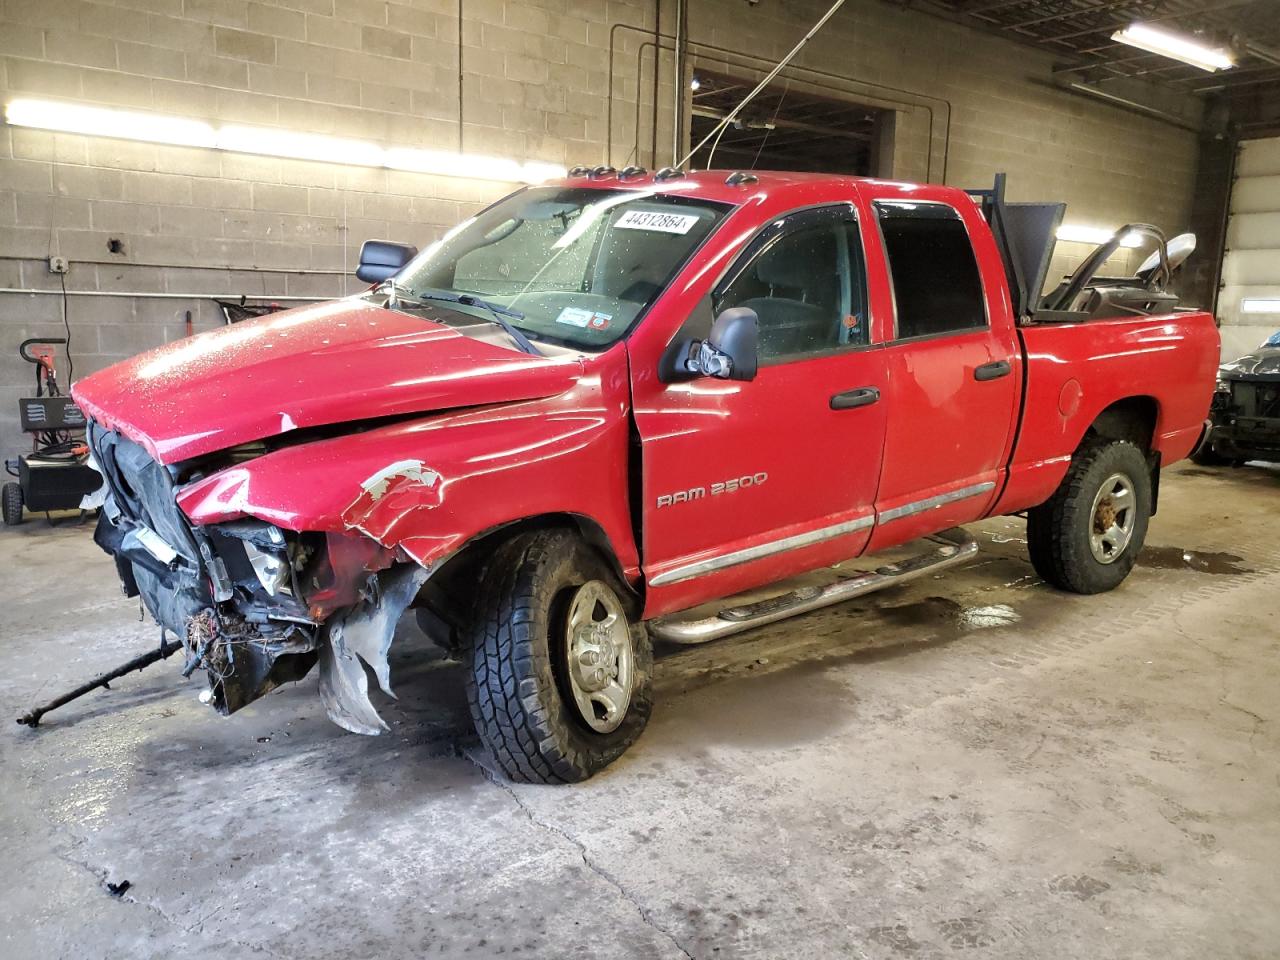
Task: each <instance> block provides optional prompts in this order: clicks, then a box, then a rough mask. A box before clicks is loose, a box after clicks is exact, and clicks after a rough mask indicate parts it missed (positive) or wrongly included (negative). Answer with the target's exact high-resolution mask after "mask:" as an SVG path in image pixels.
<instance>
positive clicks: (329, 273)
mask: <svg viewBox="0 0 1280 960" xmlns="http://www.w3.org/2000/svg"><path fill="white" fill-rule="evenodd" d="M0 260H11V261H17V262H19V263H46V262H47V261H48V258H47V257H23V256H18V255H16V254H0ZM77 264H89V265H92V266H97V267H145V268H147V269H148V270H222V271H227V272H231V271H235V272H236V273H284V274H289V275H291V276H296V275H302V276H317V277H345V276H346V275H347V271H346V270H314V269H310V268H306V267H301V268H294V267H233V266H231V265H229V264H224V263H214V264H209V263H144V262H139V261H137V260H72V261H71V266H73V267H74V266H76V265H77Z"/></svg>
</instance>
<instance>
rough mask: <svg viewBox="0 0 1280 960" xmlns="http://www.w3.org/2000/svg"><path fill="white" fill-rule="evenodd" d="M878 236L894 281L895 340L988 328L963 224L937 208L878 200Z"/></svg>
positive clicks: (948, 210)
mask: <svg viewBox="0 0 1280 960" xmlns="http://www.w3.org/2000/svg"><path fill="white" fill-rule="evenodd" d="M875 211H876V219H877V220H878V221H879V224H880V235H881V237H883V238H884V249H885V255H886V256H887V257H888V260H889V272H890V274H891V276H892V280H893V298H894V304H895V307H896V310H897V338H898V339H899V340H907V339H910V338H912V337H928V336H936V335H938V334H943V333H953V332H961V331H965V330H976V329H979V328H982V327H985V326H986V325H987V311H986V301H985V300H984V298H983V295H982V280H981V277H980V276H979V274H978V261H977V260H976V259H975V258H974V255H973V244H972V243H970V241H969V233H968V231H967V230H965V226H964V221H963V220H961V219H960V214H959V213H958V212H957V211H956V210H955V209H954V208H953V207H949V206H947V205H946V204H942V203H920V202H907V201H896V200H878V201H876V203H875Z"/></svg>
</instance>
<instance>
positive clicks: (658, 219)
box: [614, 210, 698, 233]
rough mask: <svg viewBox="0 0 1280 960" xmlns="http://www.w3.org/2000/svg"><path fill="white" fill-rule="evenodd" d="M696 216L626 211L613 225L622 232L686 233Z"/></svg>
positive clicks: (692, 214) (691, 214)
mask: <svg viewBox="0 0 1280 960" xmlns="http://www.w3.org/2000/svg"><path fill="white" fill-rule="evenodd" d="M697 222H698V215H697V214H695V213H657V212H655V211H652V210H628V211H627V212H626V213H624V214H623V215H622V216H620V217H619V218H618V222H617V223H615V224H614V226H616V227H622V228H623V229H624V230H657V231H659V232H661V233H688V232H689V230H690V229H691V228H692V227H693V225H694V224H695V223H697Z"/></svg>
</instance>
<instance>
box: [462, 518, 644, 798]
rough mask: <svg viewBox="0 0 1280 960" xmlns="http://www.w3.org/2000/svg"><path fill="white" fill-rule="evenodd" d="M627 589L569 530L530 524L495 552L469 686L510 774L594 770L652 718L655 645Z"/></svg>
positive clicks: (568, 778) (578, 775)
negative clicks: (636, 617)
mask: <svg viewBox="0 0 1280 960" xmlns="http://www.w3.org/2000/svg"><path fill="white" fill-rule="evenodd" d="M624 598H625V592H624V590H623V588H622V587H621V585H620V584H619V583H618V581H617V578H616V577H615V576H614V575H613V572H612V571H611V570H610V569H609V567H608V565H607V564H606V563H605V562H604V560H603V558H601V557H600V556H599V554H597V553H596V552H595V551H594V550H593V549H592V548H591V547H589V546H588V545H587V544H585V543H584V542H582V540H581V539H579V538H578V537H576V536H574V535H572V534H571V533H568V532H565V531H559V530H544V531H538V532H535V533H528V534H521V535H519V536H517V537H514V538H513V539H512V540H510V541H508V542H507V543H506V544H504V545H503V546H502V547H500V548H499V549H498V550H497V551H496V552H495V554H494V556H493V558H492V559H491V561H490V563H489V564H488V566H487V568H486V569H485V571H484V572H483V574H482V575H481V578H480V585H479V590H478V594H477V600H476V613H475V617H474V621H473V625H472V628H471V630H470V634H471V635H470V641H471V673H470V676H469V678H468V683H467V693H468V699H469V701H470V705H471V717H472V720H473V721H474V722H475V726H476V732H477V733H478V734H479V735H480V739H481V740H482V741H483V742H484V745H485V747H486V748H487V749H488V750H489V753H490V754H491V755H492V757H493V759H494V762H495V763H496V764H497V766H498V767H499V769H501V771H502V772H503V773H505V774H506V775H507V776H508V777H510V778H511V779H512V780H519V781H523V782H526V783H574V782H577V781H580V780H585V779H587V778H588V777H590V776H591V775H592V774H594V773H595V772H597V771H598V770H600V769H602V768H604V767H606V766H608V765H609V764H610V763H612V762H613V761H614V760H616V759H617V758H618V757H619V756H621V755H622V753H623V751H625V750H626V749H627V748H628V747H630V746H631V744H633V743H634V742H635V741H636V739H637V738H638V737H639V736H640V733H641V731H643V730H644V727H645V724H646V723H648V720H649V714H650V711H651V709H652V699H651V688H652V673H653V652H652V648H651V646H650V643H649V638H648V634H647V632H646V631H645V630H644V629H643V628H642V627H640V626H638V625H636V624H634V623H633V622H632V618H631V617H630V616H629V615H628V612H627V602H626V600H625V599H624Z"/></svg>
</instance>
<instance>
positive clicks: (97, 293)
mask: <svg viewBox="0 0 1280 960" xmlns="http://www.w3.org/2000/svg"><path fill="white" fill-rule="evenodd" d="M0 293H18V294H26V295H29V296H36V297H61V296H63V295H64V291H62V290H38V289H35V288H24V287H0ZM65 295H66V296H68V297H118V298H123V299H127V300H238V299H243V300H267V301H270V302H272V303H276V302H279V301H282V300H284V301H289V302H296V303H319V302H320V301H321V300H332V299H337V298H336V297H297V296H285V295H283V294H281V295H280V296H273V295H271V294H268V293H263V294H257V293H246V294H238V293H155V292H153V291H150V290H134V291H128V290H67V291H65Z"/></svg>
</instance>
